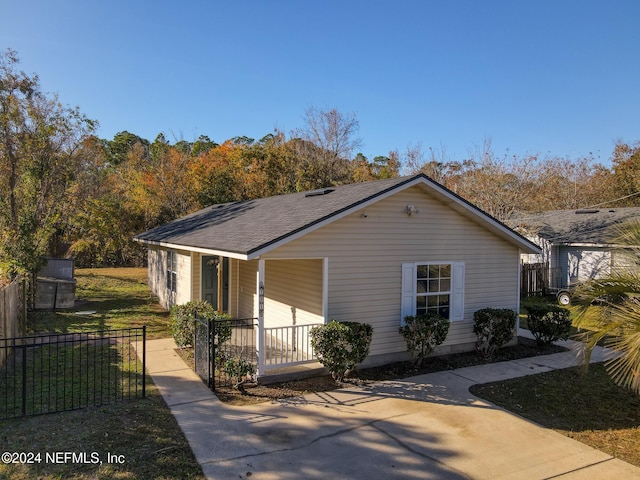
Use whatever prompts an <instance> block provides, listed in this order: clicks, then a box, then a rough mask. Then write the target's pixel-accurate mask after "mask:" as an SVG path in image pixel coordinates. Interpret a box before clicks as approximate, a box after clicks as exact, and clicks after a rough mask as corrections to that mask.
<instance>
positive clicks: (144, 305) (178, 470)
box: [0, 268, 204, 480]
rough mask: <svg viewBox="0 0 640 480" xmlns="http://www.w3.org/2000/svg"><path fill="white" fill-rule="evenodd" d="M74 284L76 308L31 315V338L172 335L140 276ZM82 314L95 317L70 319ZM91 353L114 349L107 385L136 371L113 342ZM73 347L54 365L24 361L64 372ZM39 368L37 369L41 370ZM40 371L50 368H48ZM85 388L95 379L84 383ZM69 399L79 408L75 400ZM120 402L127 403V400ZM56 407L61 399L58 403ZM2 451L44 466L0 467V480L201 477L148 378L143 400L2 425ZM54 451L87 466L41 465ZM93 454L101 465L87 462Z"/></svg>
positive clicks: (100, 274) (81, 279)
mask: <svg viewBox="0 0 640 480" xmlns="http://www.w3.org/2000/svg"><path fill="white" fill-rule="evenodd" d="M76 278H77V280H78V285H77V293H76V298H77V299H78V302H77V305H76V307H75V308H73V309H71V310H69V311H62V310H61V311H55V312H46V311H38V312H32V316H31V317H30V319H29V329H30V333H42V332H55V333H66V332H87V331H96V330H101V329H104V328H108V329H121V328H130V327H140V326H142V325H145V324H146V325H147V326H148V327H147V338H162V337H167V336H170V329H169V314H168V313H167V312H165V311H164V310H163V309H162V308H161V307H160V306H159V305H158V304H157V302H156V301H155V299H154V298H153V297H152V296H151V295H150V294H149V289H148V287H147V284H146V269H141V268H118V269H111V268H109V269H78V270H76ZM87 310H96V314H93V315H77V314H76V313H75V312H77V311H87ZM93 347H94V349H95V350H96V353H98V352H97V351H101V352H102V353H103V354H106V353H107V352H111V355H112V354H113V350H114V349H116V350H117V355H116V357H114V356H110V357H106V358H107V359H108V362H106V363H108V366H107V367H106V370H105V371H104V375H106V376H107V379H109V378H111V374H115V375H116V376H117V375H120V376H123V375H124V376H125V377H127V375H128V372H129V371H130V369H131V368H133V369H135V368H139V363H137V360H136V361H135V362H130V363H129V360H130V358H129V357H130V356H131V355H133V354H132V353H129V352H130V351H129V350H128V348H127V349H126V353H125V351H123V350H120V349H119V348H117V347H118V346H116V345H114V344H112V343H109V344H108V346H107V345H104V344H102V345H101V343H100V342H99V341H98V342H94V344H93ZM74 348H75V347H73V346H70V347H63V350H62V351H61V352H59V353H58V358H57V359H56V357H55V355H53V357H52V355H51V354H49V355H47V352H46V351H45V350H44V349H43V347H38V349H42V350H40V353H39V354H35V356H34V357H33V358H32V359H31V360H27V361H28V362H30V363H29V368H45V364H44V362H48V361H52V362H53V365H54V366H55V365H60V364H62V365H64V364H65V362H68V360H69V357H71V356H73V357H75V356H76V355H78V354H79V352H78V351H76V350H74ZM38 349H35V350H38ZM49 353H51V352H49ZM82 358H83V359H84V360H83V361H84V363H85V366H86V364H87V362H89V364H90V367H89V370H90V371H93V367H94V366H95V365H100V363H101V362H102V363H103V364H104V363H105V362H104V359H105V357H104V356H101V355H100V354H99V353H98V356H97V357H96V358H94V359H92V358H91V356H90V355H86V352H85V353H84V354H83V357H82ZM100 359H102V360H100ZM41 362H43V363H42V367H41V366H39V365H40V363H41ZM67 364H68V363H67ZM46 368H49V367H48V363H47V364H46ZM54 377H56V380H53V379H51V382H53V383H56V382H60V381H61V382H63V383H65V382H68V381H69V380H65V378H64V376H63V379H62V380H60V378H59V376H54ZM84 381H85V382H94V381H97V380H96V379H95V378H94V379H92V378H85V379H84ZM48 382H49V380H46V383H48ZM48 389H49V387H48V386H47V387H43V390H42V392H41V393H39V394H38V395H40V397H38V400H37V401H38V402H41V401H42V402H45V398H46V399H47V400H46V401H50V399H51V398H53V397H52V396H51V393H50V392H49V391H48ZM71 391H74V392H77V391H76V390H75V387H74V386H71ZM91 391H92V390H91ZM100 392H102V394H103V395H107V396H108V395H116V394H118V395H120V397H122V392H123V390H122V387H118V388H117V389H115V390H111V391H110V390H108V389H107V391H102V390H100ZM110 392H111V393H110ZM75 395H76V396H75V398H76V400H75V401H76V402H77V401H78V400H77V399H78V396H77V395H79V394H78V393H76V394H75ZM124 397H125V399H126V394H125V396H124ZM0 398H1V397H0ZM67 398H71V396H70V395H69V396H68V397H67ZM120 399H122V398H120ZM60 401H61V400H60V399H59V400H58V402H60ZM62 401H65V400H62ZM67 401H68V400H67ZM1 407H2V406H1V405H0V408H1ZM0 452H34V453H39V454H40V455H41V459H42V460H41V462H40V463H34V464H28V465H25V464H10V465H5V464H2V463H0V479H5V478H6V479H12V480H27V479H32V478H38V479H43V480H59V479H62V478H64V479H77V480H89V479H91V480H93V479H103V478H104V479H106V478H109V479H110V478H122V479H128V480H129V479H141V480H142V479H149V478H157V479H165V480H173V479H175V480H178V479H198V480H200V479H203V478H204V476H203V474H202V469H201V468H200V465H198V463H197V461H196V459H195V457H194V455H193V453H192V452H191V449H190V448H189V445H188V443H187V441H186V439H185V437H184V434H183V433H182V431H181V430H180V427H179V426H178V424H177V422H176V420H175V419H174V417H173V415H172V414H171V411H170V410H169V408H168V407H167V405H166V404H165V402H164V400H163V399H162V397H161V395H160V394H159V392H158V390H157V388H156V387H155V386H154V385H153V383H152V381H151V379H150V378H147V392H146V398H144V399H136V400H131V401H124V402H121V403H114V404H109V405H103V406H99V407H87V408H82V409H79V410H74V411H70V412H64V413H57V414H48V415H38V416H34V417H23V418H16V419H10V420H4V421H0ZM54 452H71V453H75V454H76V455H81V454H85V456H86V458H87V459H88V460H89V463H86V464H83V463H73V462H70V461H68V462H66V463H57V464H56V463H52V462H46V461H45V460H46V454H47V453H50V454H52V453H54ZM94 453H95V454H97V455H98V457H99V460H100V461H102V464H94V463H91V460H92V459H93V458H94V457H92V454H94ZM108 454H111V455H114V456H121V458H123V459H124V463H122V464H120V463H108V462H107V458H108V457H107V455H108Z"/></svg>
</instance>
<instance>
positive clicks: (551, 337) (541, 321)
mask: <svg viewBox="0 0 640 480" xmlns="http://www.w3.org/2000/svg"><path fill="white" fill-rule="evenodd" d="M526 308H527V312H528V313H529V315H528V317H527V324H528V326H529V330H530V331H531V333H532V334H533V336H534V337H535V339H536V343H537V344H538V345H539V346H541V347H546V346H548V345H550V344H551V343H553V342H555V341H557V340H566V339H567V338H569V333H570V332H571V319H570V318H569V311H568V310H567V309H566V308H562V307H558V306H556V305H545V306H533V305H531V306H528V307H526Z"/></svg>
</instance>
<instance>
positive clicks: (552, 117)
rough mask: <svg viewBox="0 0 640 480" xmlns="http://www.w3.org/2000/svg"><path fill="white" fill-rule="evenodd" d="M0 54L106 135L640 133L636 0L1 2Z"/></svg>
mask: <svg viewBox="0 0 640 480" xmlns="http://www.w3.org/2000/svg"><path fill="white" fill-rule="evenodd" d="M0 18H2V19H3V21H2V28H1V29H0V49H2V50H5V49H6V48H12V49H14V50H17V51H18V54H19V56H20V58H21V61H22V62H21V67H22V69H23V70H24V71H26V72H27V73H37V74H38V75H39V76H40V80H41V85H42V87H43V89H44V90H46V91H49V92H56V93H58V94H59V97H60V100H61V101H62V102H63V103H65V104H69V105H71V106H79V107H80V110H81V111H82V112H84V113H85V114H86V115H87V116H88V117H90V118H93V119H97V120H98V121H99V122H100V129H99V131H98V135H99V136H100V137H102V138H107V139H111V138H112V137H113V135H114V134H115V133H117V132H119V131H123V130H128V131H130V132H132V133H135V134H137V135H140V136H142V137H144V138H147V139H149V140H153V139H154V138H155V137H156V135H157V134H158V133H159V132H164V133H165V135H166V137H167V138H169V139H170V140H174V139H181V138H182V139H185V140H194V139H195V138H197V137H198V135H208V136H209V137H210V138H211V139H213V140H215V141H217V142H222V141H223V140H225V139H227V138H230V137H233V136H238V135H246V136H249V137H254V138H260V137H262V136H264V135H266V134H268V133H270V132H272V131H273V130H274V128H278V129H280V130H283V131H285V132H287V133H288V132H290V131H291V130H294V129H296V128H299V127H301V126H302V125H303V115H304V112H305V110H306V109H307V108H308V107H310V106H315V107H316V108H319V109H328V108H337V109H338V110H340V111H341V112H343V113H351V112H353V113H355V114H356V116H357V118H358V120H359V122H360V131H359V136H360V137H361V138H362V141H363V148H362V153H364V154H365V155H366V156H368V157H369V158H373V157H374V156H376V155H386V154H387V153H388V152H389V151H390V150H393V149H398V150H400V151H401V152H402V151H404V150H405V149H406V148H407V146H409V145H417V144H421V145H422V147H423V149H425V150H427V149H428V148H429V147H432V148H434V149H435V150H436V151H438V152H439V151H441V150H444V151H445V152H446V156H447V158H448V159H449V160H463V159H464V158H468V157H469V155H470V153H471V152H473V151H474V150H476V149H479V148H480V147H481V146H482V144H483V142H484V141H485V139H490V140H491V142H492V146H493V149H494V152H495V153H496V154H498V155H503V154H505V153H507V152H508V154H509V155H528V154H536V153H537V154H541V155H543V156H544V155H553V156H559V157H569V158H578V157H581V156H588V155H590V154H593V156H594V158H595V159H596V160H598V161H600V162H604V163H606V162H607V161H608V159H609V157H610V155H611V152H612V150H613V146H614V144H615V142H616V141H617V140H621V141H624V142H629V143H633V142H636V141H638V140H640V115H639V112H640V58H639V57H640V28H638V21H639V20H640V2H638V1H636V0H628V1H623V0H608V1H605V0H602V1H592V0H536V1H533V0H531V1H516V0H513V1H512V0H503V1H496V0H482V1H480V0H440V1H429V0H423V1H403V0H396V1H393V2H392V1H385V2H381V1H377V0H368V1H365V0H362V1H348V0H344V1H332V0H323V1H313V0H297V1H285V0H271V1H268V0H262V1H240V0H238V1H227V2H218V1H192V0H183V1H181V2H161V1H155V2H152V1H136V0H129V1H120V0H114V1H109V2H105V1H103V2H95V1H87V0H84V1H80V0H69V1H64V2H52V1H50V0H48V1H42V0H34V1H29V0H27V1H24V2H16V1H10V0H0Z"/></svg>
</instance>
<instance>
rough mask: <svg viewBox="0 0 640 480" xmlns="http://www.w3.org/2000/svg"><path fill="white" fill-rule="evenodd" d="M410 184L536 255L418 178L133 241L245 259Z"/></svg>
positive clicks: (179, 225)
mask: <svg viewBox="0 0 640 480" xmlns="http://www.w3.org/2000/svg"><path fill="white" fill-rule="evenodd" d="M416 181H417V182H419V183H420V184H423V185H430V186H432V187H433V191H434V194H437V195H439V198H440V199H441V201H443V202H445V203H447V204H449V205H450V206H452V208H454V209H456V210H457V211H459V213H462V214H464V215H466V216H467V217H469V218H474V219H475V221H477V222H480V223H484V225H485V226H486V227H487V228H490V229H492V231H494V233H496V234H498V235H501V236H503V237H504V238H507V239H508V240H509V241H511V242H515V243H517V244H518V245H519V246H521V248H524V249H525V250H528V249H531V248H533V249H537V247H535V246H534V245H533V244H532V243H531V242H529V241H528V240H526V239H524V238H523V237H521V236H520V235H518V234H517V233H515V232H513V231H511V230H509V228H508V227H506V226H505V225H503V224H501V223H500V222H498V221H497V220H495V219H493V218H492V217H490V216H488V215H487V214H485V213H484V212H482V211H481V210H479V209H478V208H477V207H475V206H473V205H471V204H469V203H468V202H466V201H465V200H463V199H462V198H460V197H458V196H457V195H455V194H454V193H453V192H450V191H449V190H447V189H446V188H444V187H442V186H441V185H439V184H437V183H436V182H433V181H432V180H431V179H429V178H428V177H427V176H425V175H423V174H419V175H415V176H412V177H399V178H393V179H388V180H378V181H373V182H363V183H354V184H350V185H342V186H339V187H332V188H329V189H327V190H328V191H327V193H326V194H324V195H312V196H309V195H308V193H309V192H301V193H293V194H289V195H278V196H273V197H266V198H260V199H256V200H247V201H243V202H232V203H226V204H221V205H212V206H210V207H207V208H204V209H202V210H199V211H197V212H195V213H192V214H190V215H187V216H185V217H182V218H179V219H177V220H174V221H172V222H170V223H167V224H166V225H162V226H160V227H157V228H154V229H152V230H148V231H146V232H144V233H141V234H139V235H137V236H136V237H135V240H137V241H139V242H142V243H148V244H157V245H169V246H181V247H185V249H196V250H197V249H200V250H206V251H212V252H213V251H216V252H228V253H235V254H238V255H241V256H244V257H247V258H248V257H250V256H252V254H253V255H254V256H255V255H258V254H259V253H256V252H261V251H263V250H264V249H265V248H267V247H269V246H272V245H274V244H277V243H279V242H280V241H282V240H285V239H288V238H289V237H293V236H294V235H296V234H298V233H300V232H303V231H305V230H307V229H309V228H311V227H314V226H317V225H318V224H323V222H326V221H331V220H332V219H333V218H337V217H339V216H340V214H343V213H346V212H348V211H351V210H352V209H355V208H358V207H360V206H361V205H363V204H366V203H367V202H369V201H375V200H376V199H377V198H378V197H381V196H384V195H385V194H387V193H389V192H392V191H394V190H396V189H401V188H403V187H404V186H406V185H408V184H414V183H415V182H416ZM329 190H330V191H329Z"/></svg>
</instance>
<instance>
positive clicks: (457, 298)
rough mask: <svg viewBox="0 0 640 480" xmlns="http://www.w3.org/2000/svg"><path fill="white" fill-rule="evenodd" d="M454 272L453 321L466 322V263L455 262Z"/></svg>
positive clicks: (452, 289)
mask: <svg viewBox="0 0 640 480" xmlns="http://www.w3.org/2000/svg"><path fill="white" fill-rule="evenodd" d="M452 270H453V279H452V283H453V285H452V287H451V297H452V307H453V308H452V312H451V320H464V262H454V263H453V265H452Z"/></svg>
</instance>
